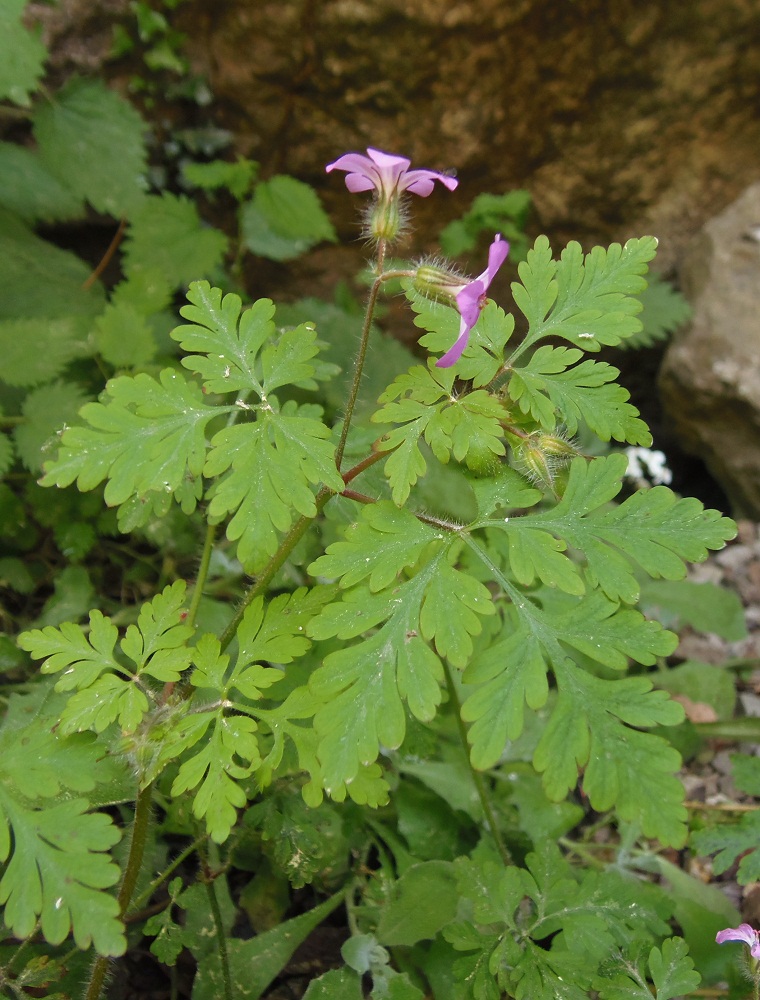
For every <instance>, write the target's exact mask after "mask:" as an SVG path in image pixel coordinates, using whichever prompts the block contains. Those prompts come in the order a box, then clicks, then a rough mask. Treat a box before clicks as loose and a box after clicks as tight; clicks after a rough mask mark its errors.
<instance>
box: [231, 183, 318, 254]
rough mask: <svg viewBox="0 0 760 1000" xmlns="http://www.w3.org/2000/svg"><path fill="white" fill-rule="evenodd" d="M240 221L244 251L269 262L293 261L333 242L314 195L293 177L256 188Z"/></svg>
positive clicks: (262, 184)
mask: <svg viewBox="0 0 760 1000" xmlns="http://www.w3.org/2000/svg"><path fill="white" fill-rule="evenodd" d="M240 221H241V227H242V232H243V241H244V242H245V245H246V246H247V247H248V249H249V250H251V251H252V252H253V253H255V254H259V255H260V256H261V257H268V258H269V259H270V260H293V259H294V258H295V257H298V256H299V255H300V254H302V253H305V252H306V251H307V250H309V249H311V247H313V246H314V245H315V244H317V243H320V242H322V241H323V240H328V241H329V242H331V243H334V242H335V240H336V235H335V230H334V229H333V225H332V223H331V222H330V220H329V219H328V217H327V215H326V214H325V211H324V209H323V208H322V205H321V203H320V201H319V197H318V196H317V193H316V191H314V189H313V188H311V187H309V185H308V184H304V183H303V181H299V180H296V179H295V178H294V177H287V176H283V175H278V176H276V177H271V178H270V179H269V180H267V181H262V182H261V183H260V184H257V185H256V190H255V191H254V193H253V198H252V200H251V201H249V202H248V204H247V205H244V206H243V209H242V213H241V220H240Z"/></svg>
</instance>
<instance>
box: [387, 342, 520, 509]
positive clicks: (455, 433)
mask: <svg viewBox="0 0 760 1000" xmlns="http://www.w3.org/2000/svg"><path fill="white" fill-rule="evenodd" d="M434 364H435V363H434V362H433V361H432V360H431V361H430V362H429V367H428V368H423V367H422V366H421V365H418V366H417V367H415V368H413V369H412V370H411V371H410V372H408V373H406V374H404V375H400V376H399V377H398V378H397V379H396V380H395V381H394V382H393V383H392V384H391V385H390V386H389V387H388V389H387V390H386V392H385V393H383V395H382V396H381V397H380V402H381V403H384V404H386V405H385V406H383V407H381V408H380V409H379V410H377V412H375V413H374V414H373V415H372V418H371V419H372V422H373V423H379V424H396V425H397V426H396V428H395V429H394V430H392V431H390V433H388V434H386V435H385V436H384V438H383V439H382V447H383V449H384V450H386V451H391V450H392V449H397V450H396V451H394V452H393V454H391V456H390V458H389V459H388V460H387V462H386V463H385V472H386V475H387V476H388V478H389V480H390V483H391V486H392V488H393V500H394V503H396V504H397V505H398V506H401V505H402V504H403V503H404V502H405V501H406V499H407V498H408V496H409V490H410V488H411V487H412V486H413V485H414V483H415V482H416V481H417V479H418V477H419V476H420V475H421V474H423V473H424V472H425V469H426V468H427V464H426V462H425V460H424V458H423V457H422V453H421V452H420V450H419V444H418V442H419V439H420V437H422V436H423V435H424V438H425V441H426V442H427V444H429V445H430V447H431V449H432V451H433V453H434V454H435V456H436V458H437V459H438V460H439V461H440V462H443V463H444V464H445V463H447V462H448V461H449V459H450V458H451V456H452V455H453V457H454V458H455V459H456V461H457V462H463V461H466V462H467V464H468V466H469V467H470V468H472V469H474V470H475V471H477V472H481V471H482V469H483V467H484V465H490V464H492V463H494V461H495V458H496V456H500V455H504V454H505V452H506V449H505V447H504V444H503V441H502V436H503V435H502V430H501V422H500V421H501V420H503V419H504V418H505V415H506V411H505V410H504V407H503V405H502V404H501V402H500V401H499V400H498V399H496V398H495V397H493V396H491V395H490V393H488V392H486V391H485V390H481V389H477V390H475V391H473V392H470V393H467V394H465V395H462V396H457V395H455V394H454V392H453V384H454V378H455V375H454V372H453V370H451V369H436V368H435V367H434Z"/></svg>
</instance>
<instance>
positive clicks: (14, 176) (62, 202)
mask: <svg viewBox="0 0 760 1000" xmlns="http://www.w3.org/2000/svg"><path fill="white" fill-rule="evenodd" d="M1 17H2V15H0V18H1ZM0 30H2V29H0ZM0 174H2V178H3V185H2V189H0V205H2V206H3V207H4V208H6V209H8V210H9V211H11V212H15V213H16V214H17V215H19V216H20V217H21V218H22V219H23V220H24V221H25V222H28V223H34V222H38V221H39V222H56V221H59V220H66V219H74V218H76V217H77V216H80V215H81V214H82V213H83V211H84V206H83V204H82V201H81V199H80V198H78V197H77V196H76V195H75V194H74V193H73V192H72V191H70V190H69V189H68V188H67V187H66V186H65V185H64V184H62V183H61V182H60V181H59V180H58V178H57V177H56V176H55V174H53V173H52V172H51V171H50V170H49V169H48V168H47V167H46V166H45V164H44V163H43V162H42V160H41V158H40V157H39V156H38V155H37V154H36V153H34V152H32V150H30V149H26V148H25V147H24V146H16V145H14V144H13V143H10V142H0Z"/></svg>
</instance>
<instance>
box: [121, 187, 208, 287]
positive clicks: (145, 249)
mask: <svg viewBox="0 0 760 1000" xmlns="http://www.w3.org/2000/svg"><path fill="white" fill-rule="evenodd" d="M226 250H227V237H226V236H225V235H224V233H222V232H220V231H219V230H218V229H212V228H211V227H209V226H204V225H203V223H202V222H201V219H200V216H199V215H198V210H197V208H196V207H195V204H194V203H193V202H192V201H190V200H189V199H188V198H185V197H182V196H179V197H178V196H175V195H172V194H169V193H168V192H164V193H163V194H162V195H160V196H150V197H145V198H143V199H142V201H141V202H140V204H139V206H138V207H137V208H136V209H135V210H134V211H133V212H132V213H131V216H130V226H129V230H128V232H127V238H126V239H125V241H124V268H125V271H126V273H127V277H129V278H131V277H133V276H135V275H137V274H138V273H139V272H141V271H147V272H149V273H155V274H159V275H161V277H162V278H163V279H164V280H165V281H166V282H167V284H168V285H169V286H170V287H171V288H177V287H180V286H182V285H189V284H190V282H191V281H193V280H195V279H196V278H198V277H199V276H200V275H207V274H211V273H212V272H213V271H215V270H216V268H217V267H219V265H220V264H221V263H222V258H223V257H224V254H225V252H226Z"/></svg>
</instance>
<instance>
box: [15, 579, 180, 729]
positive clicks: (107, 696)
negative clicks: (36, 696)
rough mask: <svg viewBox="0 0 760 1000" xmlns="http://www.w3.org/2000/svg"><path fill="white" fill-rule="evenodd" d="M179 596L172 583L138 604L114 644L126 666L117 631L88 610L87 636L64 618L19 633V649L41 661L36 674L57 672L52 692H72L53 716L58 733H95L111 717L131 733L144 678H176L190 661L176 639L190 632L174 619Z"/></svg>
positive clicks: (147, 699)
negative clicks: (57, 719)
mask: <svg viewBox="0 0 760 1000" xmlns="http://www.w3.org/2000/svg"><path fill="white" fill-rule="evenodd" d="M184 600H185V584H184V582H183V581H177V582H176V583H174V584H173V585H172V586H170V587H166V588H165V589H164V591H163V592H162V593H160V594H157V595H156V596H155V597H154V598H153V600H152V601H150V602H148V603H147V604H144V605H143V606H142V608H141V610H140V615H139V617H138V620H137V624H136V625H130V626H129V628H128V629H127V632H126V635H125V637H124V638H123V639H122V641H121V643H120V648H121V652H122V653H123V654H124V656H125V657H127V658H128V659H129V660H131V661H132V666H128V665H125V663H124V662H123V661H122V659H121V658H119V657H118V656H117V654H116V652H115V646H116V641H117V639H118V629H117V628H116V626H115V625H114V624H113V622H112V621H111V619H110V618H107V617H105V616H104V615H103V614H102V613H101V612H100V611H97V610H94V611H91V612H90V628H89V632H88V633H87V634H85V632H84V631H83V630H82V628H81V626H79V625H73V624H72V623H71V622H64V623H63V624H62V625H61V626H60V627H54V626H52V625H48V626H46V627H45V628H43V629H33V630H31V631H29V632H23V633H22V634H21V635H20V636H19V640H18V642H19V645H20V646H21V648H22V649H26V650H28V652H30V653H31V655H32V657H33V658H34V659H36V660H44V661H45V662H44V663H43V664H42V667H41V670H42V673H43V674H54V673H60V672H61V671H63V674H62V676H61V678H60V680H58V681H57V683H56V690H57V691H72V690H75V691H76V692H77V693H76V694H75V695H73V696H72V697H71V698H70V699H69V700H68V702H67V704H66V707H65V708H64V709H63V712H62V714H61V730H62V732H64V733H70V732H76V731H81V730H84V729H93V730H94V731H95V732H102V731H103V730H104V729H106V728H107V727H108V726H109V725H111V723H112V722H114V721H116V720H117V719H118V721H119V724H120V726H121V727H122V729H123V730H124V731H125V732H128V733H130V732H134V730H135V729H136V728H137V726H138V725H139V724H140V722H141V721H142V719H143V716H144V715H145V713H146V712H147V711H148V709H149V708H150V703H151V700H153V699H154V694H153V690H152V688H151V685H150V681H149V680H147V679H152V680H153V681H156V682H160V683H166V682H168V681H177V680H179V678H180V676H181V674H182V671H183V670H185V669H186V668H187V667H188V666H189V664H190V659H191V656H192V652H191V650H189V649H187V648H186V647H185V646H184V644H185V643H186V641H187V640H188V639H189V638H190V637H191V636H192V634H193V630H192V629H191V628H189V627H188V626H186V625H182V624H180V622H181V619H182V614H183V611H182V608H183V605H184Z"/></svg>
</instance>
